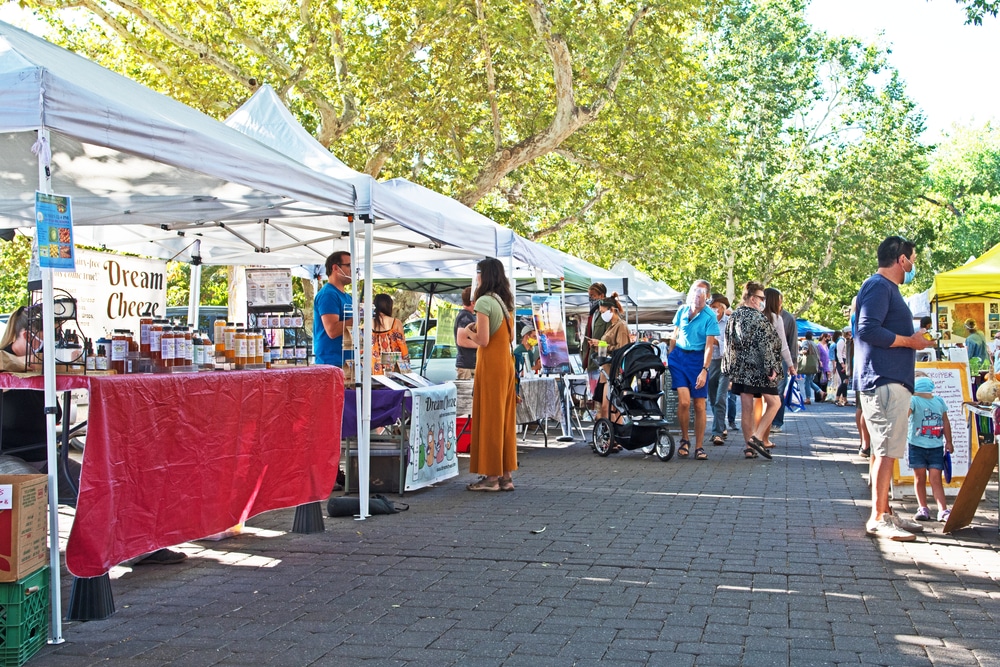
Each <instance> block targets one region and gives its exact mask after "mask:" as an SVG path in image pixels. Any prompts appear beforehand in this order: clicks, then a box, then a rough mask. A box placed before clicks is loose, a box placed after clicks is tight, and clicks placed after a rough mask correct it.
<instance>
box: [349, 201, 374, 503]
mask: <svg viewBox="0 0 1000 667" xmlns="http://www.w3.org/2000/svg"><path fill="white" fill-rule="evenodd" d="M347 224H348V241H347V244H348V245H347V251H348V252H349V253H351V271H352V275H351V293H352V294H353V295H354V298H352V299H351V353H352V358H351V365H352V367H353V368H354V406H355V409H354V417H355V427H356V429H357V434H358V436H357V439H358V497H359V498H360V502H361V503H362V505H361V507H360V510H359V514H358V516H356V517H355V519H357V520H359V521H362V520H364V519H365V517H366V515H367V514H366V513H367V511H368V503H367V498H368V485H369V483H370V481H369V479H368V451H369V450H368V433H367V432H366V431H364V430H363V428H362V427H363V425H364V414H363V410H364V405H363V403H364V387H363V384H362V385H359V384H358V373H361V372H362V369H361V365H360V363H359V359H360V356H361V355H360V349H359V347H358V317H359V314H360V312H361V304H360V303H359V302H358V301H359V299H358V298H357V296H358V290H357V278H358V273H359V272H358V269H357V266H358V262H357V259H358V257H357V252H356V251H357V242H356V241H357V238H356V235H357V228H356V227H355V224H354V216H353V215H349V216H347ZM350 464H351V457H350V454H349V453H348V457H347V465H348V466H349V465H350Z"/></svg>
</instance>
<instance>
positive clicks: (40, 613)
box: [0, 565, 49, 667]
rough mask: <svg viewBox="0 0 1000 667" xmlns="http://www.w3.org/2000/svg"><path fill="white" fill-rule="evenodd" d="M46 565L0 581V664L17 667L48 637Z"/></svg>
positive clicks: (47, 572) (47, 569)
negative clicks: (18, 578)
mask: <svg viewBox="0 0 1000 667" xmlns="http://www.w3.org/2000/svg"><path fill="white" fill-rule="evenodd" d="M48 620H49V568H48V566H47V565H46V566H45V567H43V568H42V569H40V570H37V571H36V572H33V573H32V574H29V575H28V576H27V577H24V578H23V579H20V580H18V581H15V582H12V583H9V584H0V665H4V666H5V667H6V666H8V665H12V666H14V667H20V665H23V664H24V663H26V662H27V661H28V660H29V659H30V658H31V657H32V656H33V655H35V654H36V653H38V649H40V648H42V646H43V645H44V644H45V640H46V638H47V637H48V629H49V622H48Z"/></svg>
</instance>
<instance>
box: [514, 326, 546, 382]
mask: <svg viewBox="0 0 1000 667" xmlns="http://www.w3.org/2000/svg"><path fill="white" fill-rule="evenodd" d="M525 355H527V357H528V363H529V367H530V368H531V370H532V371H534V372H535V373H540V372H541V370H542V355H541V352H540V351H539V350H538V335H537V334H536V333H535V330H534V329H533V328H527V329H525V330H524V333H522V334H521V344H520V345H518V346H517V347H515V348H514V370H515V371H516V372H517V374H518V376H519V377H520V376H523V375H525V373H526V370H525V362H524V359H525Z"/></svg>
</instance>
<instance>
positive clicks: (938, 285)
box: [928, 244, 1000, 302]
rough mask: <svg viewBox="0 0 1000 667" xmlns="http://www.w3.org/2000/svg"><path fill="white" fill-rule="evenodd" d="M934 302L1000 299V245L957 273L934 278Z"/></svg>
mask: <svg viewBox="0 0 1000 667" xmlns="http://www.w3.org/2000/svg"><path fill="white" fill-rule="evenodd" d="M928 296H929V297H930V300H931V301H932V302H941V301H965V300H968V299H972V298H976V297H980V298H983V299H1000V244H997V245H995V246H993V247H992V248H990V249H989V250H987V251H986V252H984V253H983V254H982V255H981V256H980V257H979V258H977V259H974V260H972V261H971V262H968V263H967V264H963V265H962V266H960V267H958V268H957V269H952V270H951V271H945V272H944V273H939V274H937V275H936V276H934V286H933V287H931V293H930V294H929V295H928Z"/></svg>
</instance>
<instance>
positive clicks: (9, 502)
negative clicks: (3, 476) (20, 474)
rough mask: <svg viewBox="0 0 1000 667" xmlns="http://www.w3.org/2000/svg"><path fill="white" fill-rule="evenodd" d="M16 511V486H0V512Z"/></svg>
mask: <svg viewBox="0 0 1000 667" xmlns="http://www.w3.org/2000/svg"><path fill="white" fill-rule="evenodd" d="M12 509H14V485H13V484H0V510H12Z"/></svg>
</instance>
